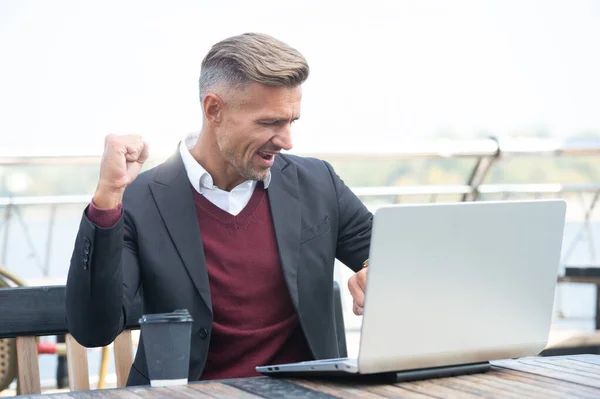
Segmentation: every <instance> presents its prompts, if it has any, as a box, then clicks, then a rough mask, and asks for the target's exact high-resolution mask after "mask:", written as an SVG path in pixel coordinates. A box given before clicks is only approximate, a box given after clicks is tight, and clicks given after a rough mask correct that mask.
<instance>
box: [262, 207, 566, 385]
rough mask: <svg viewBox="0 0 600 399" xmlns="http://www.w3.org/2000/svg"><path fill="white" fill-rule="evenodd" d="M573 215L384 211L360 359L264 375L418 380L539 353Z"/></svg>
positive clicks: (376, 225) (506, 210)
mask: <svg viewBox="0 0 600 399" xmlns="http://www.w3.org/2000/svg"><path fill="white" fill-rule="evenodd" d="M565 212H566V203H565V201H563V200H531V201H494V202H463V203H451V204H441V203H440V204H414V205H412V204H406V205H391V206H384V207H381V208H379V209H378V210H377V211H376V212H375V214H374V220H373V231H372V238H371V247H370V256H369V272H368V278H367V287H366V297H365V307H364V315H363V320H362V326H361V337H360V347H359V354H358V358H357V359H350V358H342V359H328V360H317V361H308V362H300V363H293V364H278V365H266V366H261V367H257V368H256V370H257V371H258V372H260V373H263V374H267V375H286V376H287V375H298V376H300V375H307V374H324V375H331V374H378V373H395V375H396V376H397V377H398V378H399V379H401V378H400V376H401V375H404V378H405V379H408V380H410V379H419V378H421V377H423V378H429V377H433V376H444V375H456V374H462V373H464V374H467V373H470V372H479V371H485V370H487V369H489V361H492V360H497V359H508V358H518V357H525V356H534V355H537V354H539V352H541V351H542V350H543V349H544V347H545V346H546V343H547V339H548V333H549V329H550V323H551V317H552V308H553V303H554V290H555V285H556V277H557V273H558V268H559V262H560V255H561V247H562V239H563V230H564V224H565ZM398 372H401V373H398Z"/></svg>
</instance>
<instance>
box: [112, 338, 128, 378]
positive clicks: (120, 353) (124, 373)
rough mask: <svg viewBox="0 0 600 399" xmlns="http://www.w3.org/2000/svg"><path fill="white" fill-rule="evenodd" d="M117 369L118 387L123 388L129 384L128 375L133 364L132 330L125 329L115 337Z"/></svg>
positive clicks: (114, 346)
mask: <svg viewBox="0 0 600 399" xmlns="http://www.w3.org/2000/svg"><path fill="white" fill-rule="evenodd" d="M113 348H114V358H115V371H116V373H117V387H119V388H122V387H124V386H125V385H126V384H127V377H128V376H129V371H130V370H131V365H132V364H133V344H132V342H131V330H125V331H123V332H122V333H121V334H119V336H118V337H117V338H116V339H115V342H114V344H113Z"/></svg>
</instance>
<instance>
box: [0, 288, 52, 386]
mask: <svg viewBox="0 0 600 399" xmlns="http://www.w3.org/2000/svg"><path fill="white" fill-rule="evenodd" d="M5 289H7V288H3V289H2V290H0V291H3V290H5ZM3 317H4V316H3ZM0 319H2V318H0ZM16 346H17V370H18V373H19V376H18V388H19V392H18V394H20V395H29V394H35V393H42V389H41V387H40V364H39V361H38V351H37V342H36V340H35V337H17V339H16Z"/></svg>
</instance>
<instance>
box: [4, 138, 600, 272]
mask: <svg viewBox="0 0 600 399" xmlns="http://www.w3.org/2000/svg"><path fill="white" fill-rule="evenodd" d="M360 144H361V149H360V150H359V151H358V150H355V151H350V150H345V149H339V150H337V151H323V152H312V153H302V154H298V155H304V156H313V157H318V158H322V159H326V160H328V161H332V162H334V161H359V160H373V159H377V160H379V159H394V160H403V159H450V158H470V159H473V160H474V164H473V166H472V168H471V170H470V173H469V174H468V178H467V179H466V181H465V183H464V184H458V185H456V184H454V185H417V186H377V187H351V189H352V190H353V191H354V192H355V193H356V194H357V195H358V196H359V197H361V199H363V201H365V202H370V201H372V200H375V199H377V198H378V197H382V198H384V199H386V200H387V201H388V202H396V203H397V202H401V201H402V200H403V199H404V198H407V197H416V196H428V197H429V198H428V201H429V202H434V201H436V200H437V198H438V197H440V196H448V195H452V196H456V197H457V198H458V200H460V201H476V200H481V199H483V198H482V196H483V197H484V196H490V195H494V196H499V197H500V198H502V199H508V198H509V196H511V195H516V194H526V195H530V196H533V197H538V196H542V195H543V196H548V195H550V196H564V195H577V196H578V197H580V201H581V202H582V203H585V200H584V198H583V197H584V196H586V195H587V196H589V197H591V200H590V202H589V204H586V205H583V206H584V213H583V215H582V217H583V226H584V228H585V229H587V230H586V231H588V232H590V234H591V230H590V229H589V221H590V217H591V215H592V212H593V210H594V207H595V205H596V203H597V201H598V198H599V196H600V182H599V183H589V184H485V183H484V181H485V179H486V176H487V175H488V173H489V171H490V170H491V169H492V167H493V166H494V164H496V163H497V162H498V161H499V160H505V159H510V158H514V157H520V156H541V157H558V156H572V157H579V156H600V139H596V138H588V139H567V140H559V139H539V138H515V139H496V138H490V139H478V140H446V139H444V140H435V141H431V142H427V143H406V144H402V145H398V146H396V147H393V146H386V145H381V144H380V143H364V145H363V143H360ZM370 146H372V147H370ZM169 155H170V154H165V153H156V152H154V155H153V156H152V158H151V159H150V160H149V164H150V165H155V164H157V163H159V162H161V161H163V160H164V159H166V158H167V157H168V156H169ZM100 160H101V154H100V153H94V152H91V151H89V150H87V149H71V150H61V151H53V150H52V149H40V150H35V151H34V150H28V151H18V150H15V149H2V148H0V167H1V166H4V167H7V166H11V167H12V166H23V165H99V163H100ZM386 197H387V198H386ZM90 199H91V194H80V195H61V196H11V197H0V208H4V211H3V215H4V220H3V223H2V224H0V232H1V233H3V241H2V244H1V246H0V248H1V249H2V254H1V256H0V263H4V264H6V257H7V252H8V251H9V250H10V248H9V245H8V239H9V233H10V232H9V227H10V225H11V223H10V222H11V220H15V221H17V222H18V223H19V224H20V225H21V227H22V229H23V233H24V236H25V239H26V240H28V241H29V244H28V246H29V247H30V250H31V251H32V253H33V257H34V258H36V259H37V262H38V264H39V266H40V268H41V269H42V274H44V275H47V273H48V269H49V259H50V257H51V253H52V248H53V247H54V245H56V244H55V242H54V223H55V217H56V211H57V208H58V207H61V206H67V205H85V204H86V203H88V202H89V201H90ZM33 206H37V207H41V206H44V207H48V209H49V221H48V229H47V239H46V245H45V251H44V256H43V259H42V256H40V255H39V254H38V253H37V252H38V250H37V249H36V248H35V245H33V240H32V238H31V236H30V235H29V234H28V228H27V221H26V220H25V219H24V218H23V217H22V214H21V209H23V208H24V207H33ZM71 244H72V243H69V245H71ZM590 257H591V258H593V259H594V260H595V250H593V249H590ZM7 266H9V267H10V265H7Z"/></svg>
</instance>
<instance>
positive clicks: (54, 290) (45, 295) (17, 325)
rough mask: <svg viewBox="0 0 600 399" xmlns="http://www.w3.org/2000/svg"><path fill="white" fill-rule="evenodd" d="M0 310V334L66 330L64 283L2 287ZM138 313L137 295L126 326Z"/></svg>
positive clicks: (136, 325) (132, 325) (134, 322)
mask: <svg viewBox="0 0 600 399" xmlns="http://www.w3.org/2000/svg"><path fill="white" fill-rule="evenodd" d="M0 314H1V315H2V317H0V338H13V337H18V336H42V335H59V334H66V333H68V330H67V325H66V322H65V286H64V285H55V286H42V287H11V288H3V289H1V290H0ZM141 315H142V303H141V299H140V298H139V297H136V300H135V301H134V303H133V304H132V306H131V308H130V309H129V315H128V317H127V326H126V328H128V329H132V328H139V322H138V320H139V318H140V317H141Z"/></svg>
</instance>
